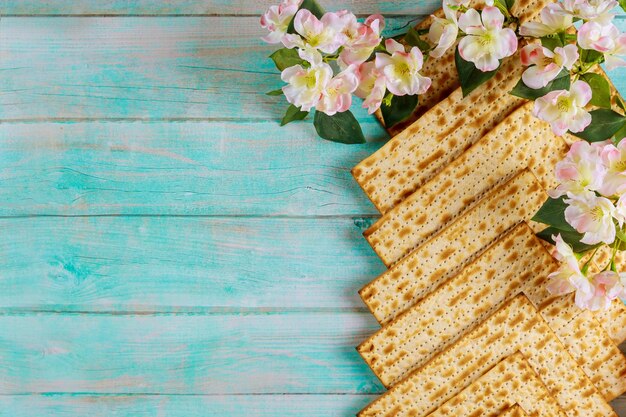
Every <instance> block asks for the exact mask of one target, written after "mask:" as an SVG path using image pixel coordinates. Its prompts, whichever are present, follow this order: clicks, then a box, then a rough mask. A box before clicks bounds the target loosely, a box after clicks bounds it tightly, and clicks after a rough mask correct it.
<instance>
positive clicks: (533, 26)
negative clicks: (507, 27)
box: [519, 3, 574, 38]
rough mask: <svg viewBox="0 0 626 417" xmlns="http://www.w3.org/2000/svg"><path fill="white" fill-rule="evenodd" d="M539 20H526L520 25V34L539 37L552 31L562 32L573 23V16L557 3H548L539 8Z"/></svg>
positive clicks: (550, 33)
mask: <svg viewBox="0 0 626 417" xmlns="http://www.w3.org/2000/svg"><path fill="white" fill-rule="evenodd" d="M540 16H541V22H526V23H524V24H522V26H521V27H520V30H519V33H520V35H522V36H530V37H533V38H541V37H542V36H546V35H552V34H553V33H559V32H564V31H566V30H567V29H569V28H570V27H572V25H573V23H574V17H573V16H572V15H571V14H570V13H566V12H564V10H563V9H562V8H561V6H560V4H559V3H550V4H548V5H547V6H546V7H544V8H543V9H542V10H541V15H540Z"/></svg>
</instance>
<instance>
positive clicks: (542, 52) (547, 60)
mask: <svg viewBox="0 0 626 417" xmlns="http://www.w3.org/2000/svg"><path fill="white" fill-rule="evenodd" d="M520 58H521V61H522V65H525V66H529V65H532V66H531V67H530V68H528V69H526V70H525V71H524V73H523V74H522V80H523V81H524V84H526V85H527V86H528V87H530V88H535V89H538V88H543V87H545V86H546V85H548V83H549V82H550V81H552V80H554V79H555V78H556V77H557V75H559V73H560V72H561V70H562V69H563V68H566V69H567V70H571V69H572V67H573V66H574V63H575V62H576V60H577V59H578V48H576V45H572V44H569V45H566V46H564V47H562V48H561V47H557V48H554V52H552V51H551V50H549V49H548V48H544V47H542V46H541V45H539V44H536V43H531V44H529V45H526V46H524V47H523V48H522V50H521V51H520Z"/></svg>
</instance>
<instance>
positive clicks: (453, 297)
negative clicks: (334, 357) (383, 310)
mask: <svg viewBox="0 0 626 417" xmlns="http://www.w3.org/2000/svg"><path fill="white" fill-rule="evenodd" d="M444 262H445V261H444ZM557 267H558V263H557V261H556V260H555V259H554V258H552V256H550V254H549V253H548V252H547V251H546V249H545V248H544V247H543V245H541V243H540V242H539V239H538V238H537V237H536V236H535V235H534V233H533V232H532V230H530V228H529V227H528V226H527V225H526V223H522V224H520V225H518V226H516V227H515V228H514V229H513V230H511V231H510V232H509V233H507V234H506V235H505V236H503V237H502V238H501V239H500V240H498V241H497V242H496V243H494V244H493V245H492V246H491V247H489V248H488V249H487V250H486V251H485V252H484V253H483V254H482V255H481V256H480V257H478V258H477V259H476V260H474V261H473V262H472V263H471V264H469V265H468V266H467V267H466V268H464V269H463V270H462V271H461V272H460V273H459V274H458V275H456V276H455V277H453V278H451V279H450V280H448V281H447V282H445V283H444V284H443V285H441V286H440V287H439V288H437V289H436V290H435V291H433V292H431V293H430V294H428V295H426V296H425V297H424V298H423V299H421V300H420V301H419V302H418V303H417V304H415V305H414V306H413V307H411V308H409V309H408V310H407V311H406V312H405V313H403V314H401V315H399V316H398V317H397V318H396V319H394V320H393V321H391V322H390V323H388V324H387V325H385V326H384V327H383V328H382V329H381V330H380V331H378V332H377V333H375V334H374V335H373V336H371V337H370V338H368V339H367V340H366V341H365V342H364V343H363V344H361V345H360V346H359V347H358V348H357V350H358V351H359V353H360V354H361V355H362V356H363V359H365V361H366V362H367V364H368V365H369V366H370V367H371V368H372V370H373V371H374V373H375V374H376V375H377V376H378V378H379V379H380V380H381V382H382V383H383V384H384V385H385V386H386V387H389V386H391V385H393V384H394V383H396V382H397V381H399V380H400V379H402V378H404V377H405V376H406V375H407V374H409V373H410V372H411V371H413V370H415V369H417V368H419V367H421V366H423V365H424V364H425V363H426V362H427V361H428V360H430V359H431V358H432V357H433V356H435V355H436V354H437V353H439V352H440V351H441V350H443V349H444V348H445V347H447V346H449V345H451V344H453V343H454V342H455V341H456V340H458V339H459V338H460V337H462V336H463V335H464V334H465V333H467V331H469V330H471V329H472V328H473V327H475V326H476V325H477V324H478V323H480V322H481V321H483V320H484V319H485V318H487V317H489V316H490V315H491V314H492V313H493V312H494V311H495V310H497V309H498V308H499V307H500V306H501V305H502V304H503V303H504V302H506V301H507V300H509V299H511V298H513V297H515V296H516V295H518V294H519V293H521V292H522V291H523V290H524V289H525V288H526V287H528V286H530V287H536V288H543V287H545V281H546V277H547V276H548V274H550V273H551V272H553V271H555V270H556V269H557Z"/></svg>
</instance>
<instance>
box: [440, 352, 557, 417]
mask: <svg viewBox="0 0 626 417" xmlns="http://www.w3.org/2000/svg"><path fill="white" fill-rule="evenodd" d="M520 405H521V406H523V407H524V409H526V410H527V411H528V414H530V415H532V416H541V417H548V416H550V417H567V416H566V415H565V413H564V412H563V410H561V407H559V403H557V401H556V400H555V399H554V397H553V396H552V395H550V392H549V391H548V389H547V388H546V386H545V384H544V383H543V382H542V381H541V379H540V378H539V376H538V375H537V374H536V373H535V371H533V368H532V367H531V366H530V365H529V364H528V362H527V361H526V359H525V358H524V356H523V355H522V354H521V353H519V352H516V353H514V354H513V355H511V356H509V357H508V358H506V359H504V360H503V361H502V362H500V363H499V364H497V365H496V366H494V367H493V368H491V369H490V370H489V371H488V372H487V373H486V374H484V375H483V376H481V377H480V378H478V379H477V380H476V381H474V382H472V383H471V384H470V385H469V386H468V387H467V388H465V389H464V390H463V391H461V392H460V393H458V394H457V395H455V396H454V397H452V398H451V399H450V400H449V401H447V402H446V403H445V404H443V405H442V406H440V407H439V408H437V410H435V411H433V412H432V413H431V414H429V415H428V416H429V417H446V416H495V415H507V416H516V415H517V416H519V415H520V414H519V412H520V410H521V409H522V407H520ZM515 408H517V411H516V410H515ZM512 409H513V411H511V410H512ZM516 413H517V414H516ZM522 415H524V414H522Z"/></svg>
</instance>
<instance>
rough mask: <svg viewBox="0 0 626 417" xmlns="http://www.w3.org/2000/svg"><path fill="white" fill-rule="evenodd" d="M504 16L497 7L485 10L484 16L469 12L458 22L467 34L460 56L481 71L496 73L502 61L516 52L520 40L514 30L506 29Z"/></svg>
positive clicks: (461, 46) (460, 44)
mask: <svg viewBox="0 0 626 417" xmlns="http://www.w3.org/2000/svg"><path fill="white" fill-rule="evenodd" d="M503 24H504V15H503V14H502V12H501V11H500V10H499V9H498V8H497V7H493V6H492V7H485V8H484V9H483V11H482V15H481V14H479V13H478V12H477V11H476V10H474V9H469V10H468V11H467V12H465V13H463V14H462V15H461V17H460V18H459V28H460V29H461V30H462V31H463V32H465V33H466V35H467V36H465V37H463V39H461V41H460V42H459V54H460V55H461V57H462V58H463V59H464V60H465V61H469V62H473V63H474V65H476V68H478V69H479V70H481V71H493V70H495V69H496V68H498V65H500V59H502V58H506V57H507V56H511V55H513V54H514V53H515V51H516V50H517V36H516V35H515V32H514V31H513V30H512V29H509V28H503V27H502V25H503Z"/></svg>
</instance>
